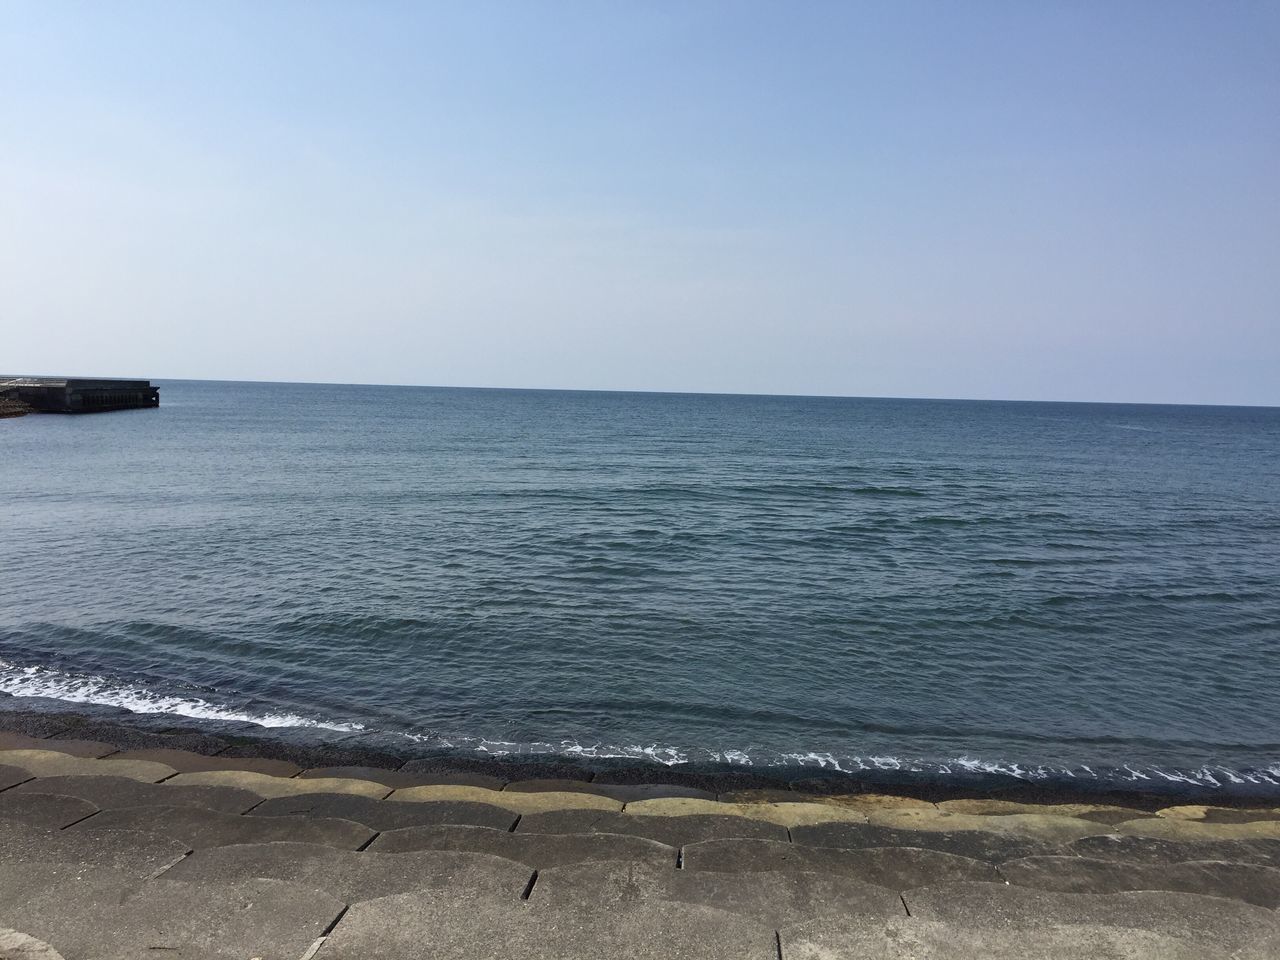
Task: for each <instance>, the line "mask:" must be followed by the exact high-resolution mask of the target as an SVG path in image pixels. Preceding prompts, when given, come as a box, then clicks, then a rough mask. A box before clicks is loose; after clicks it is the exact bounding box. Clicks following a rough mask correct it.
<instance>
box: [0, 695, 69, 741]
mask: <svg viewBox="0 0 1280 960" xmlns="http://www.w3.org/2000/svg"><path fill="white" fill-rule="evenodd" d="M6 700H8V698H0V703H4V702H5V701H6ZM46 702H51V701H46ZM84 719H85V717H84V716H83V715H82V714H71V713H46V712H45V711H43V710H10V709H4V710H0V727H2V728H3V729H5V730H10V731H12V732H14V733H25V734H26V735H27V736H29V737H38V738H41V739H43V738H44V737H51V736H53V735H54V734H55V733H61V732H62V731H63V730H66V729H68V728H70V727H71V726H73V725H74V724H75V723H76V722H77V721H83V720H84Z"/></svg>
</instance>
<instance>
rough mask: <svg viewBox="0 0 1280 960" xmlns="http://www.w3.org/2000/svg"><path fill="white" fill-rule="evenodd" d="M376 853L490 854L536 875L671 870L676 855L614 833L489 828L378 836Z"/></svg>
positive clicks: (662, 845)
mask: <svg viewBox="0 0 1280 960" xmlns="http://www.w3.org/2000/svg"><path fill="white" fill-rule="evenodd" d="M369 849H370V850H371V851H373V852H374V853H399V852H402V851H406V850H457V851H461V852H465V853H488V854H492V855H493V856H497V857H505V858H506V859H508V860H515V861H517V862H519V863H524V864H528V865H529V866H530V867H531V868H533V869H534V870H545V869H547V868H549V867H559V866H564V865H565V864H569V863H582V862H584V861H588V860H630V861H634V862H636V863H650V864H656V865H659V866H662V865H670V866H672V867H674V866H675V863H676V849H675V847H669V846H667V845H666V844H665V843H658V842H656V841H654V840H646V839H644V838H643V837H625V836H619V835H617V834H612V833H588V834H532V833H528V834H525V833H508V832H507V831H505V830H493V829H491V828H489V827H462V826H452V827H406V828H404V829H403V830H389V831H387V832H386V833H381V834H379V835H378V838H377V839H376V840H374V841H373V843H372V844H370V845H369Z"/></svg>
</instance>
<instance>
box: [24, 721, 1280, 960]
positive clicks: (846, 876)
mask: <svg viewBox="0 0 1280 960" xmlns="http://www.w3.org/2000/svg"><path fill="white" fill-rule="evenodd" d="M16 699H17V698H9V699H8V700H7V701H0V704H2V705H3V708H4V709H0V957H3V958H5V960H10V958H14V957H18V958H21V960H142V958H154V957H155V956H157V955H158V952H164V953H165V954H166V955H170V956H176V957H181V958H184V960H245V958H246V957H254V958H258V960H347V958H350V960H355V958H366V957H374V956H376V957H380V958H383V960H420V958H421V957H424V956H431V957H433V958H436V960H498V958H504V960H505V958H508V957H525V956H527V957H543V958H549V960H588V958H590V960H598V958H600V957H609V958H611V960H612V958H620V960H865V958H866V957H877V958H883V960H921V958H933V960H979V958H980V960H1014V958H1017V960H1024V958H1026V957H1028V956H1034V957H1038V958H1041V960H1097V958H1099V957H1115V958H1124V960H1272V958H1274V957H1275V956H1277V955H1280V952H1278V951H1280V917H1278V915H1277V909H1278V908H1280V807H1276V806H1274V805H1271V806H1264V805H1255V806H1251V807H1250V806H1241V805H1234V806H1229V805H1223V804H1214V805H1205V804H1191V803H1187V802H1186V800H1185V798H1184V799H1183V800H1182V801H1181V802H1177V803H1172V802H1170V801H1171V798H1170V797H1168V796H1156V795H1138V794H1132V795H1130V796H1128V797H1127V798H1121V797H1118V796H1114V795H1113V796H1111V797H1109V798H1102V797H1099V796H1096V795H1095V796H1093V797H1092V798H1091V799H1090V800H1087V801H1078V802H1070V801H1069V800H1068V799H1067V796H1066V795H1065V794H1064V793H1063V792H1061V791H1057V792H1055V793H1054V794H1053V795H1051V796H1039V797H1037V795H1036V794H1035V793H1034V792H1030V791H1023V792H1015V791H998V792H997V793H995V794H993V793H991V792H988V795H986V796H971V797H965V796H962V795H960V794H961V793H963V791H957V790H954V789H952V790H946V791H939V790H938V789H937V788H936V787H935V786H931V785H916V786H917V787H918V788H919V789H918V791H917V792H929V791H933V793H934V796H935V799H928V798H925V797H918V796H909V795H907V793H905V792H904V791H901V790H897V791H885V790H877V789H876V785H875V784H872V783H869V782H867V781H865V780H860V779H858V778H851V777H844V778H840V777H826V778H822V779H816V778H808V779H793V780H784V779H780V778H777V777H769V776H767V775H766V774H763V773H759V772H747V773H744V772H742V771H732V770H721V771H717V770H704V771H687V770H668V769H666V768H661V769H655V768H654V767H653V766H649V767H643V766H637V765H635V764H631V765H617V766H612V765H610V766H599V765H595V766H592V767H591V768H588V767H586V766H585V765H582V764H574V763H564V762H561V761H558V760H554V759H547V760H546V761H544V762H533V761H520V762H512V761H509V760H503V759H501V758H492V759H489V760H479V759H474V758H465V757H460V756H449V755H439V754H437V755H431V756H424V755H418V756H412V757H411V756H408V755H407V754H405V753H397V752H394V751H389V750H384V749H381V748H380V746H379V745H377V744H372V743H360V742H358V741H357V740H356V739H355V738H351V739H347V740H337V741H330V742H317V741H316V740H315V737H314V734H313V733H312V734H308V733H307V732H305V731H268V733H269V734H274V735H269V736H251V735H250V734H249V733H248V732H247V731H245V730H244V729H242V728H235V729H233V728H229V727H228V726H227V725H225V724H222V725H218V726H216V728H215V726H214V725H210V724H204V723H194V724H187V723H183V724H181V725H175V724H174V723H173V722H172V720H173V718H165V717H158V716H139V715H130V714H127V713H123V714H122V713H120V712H112V711H84V712H81V711H69V710H66V709H59V708H58V705H57V704H48V703H30V702H27V703H23V702H15V700H16ZM215 729H216V732H215ZM997 794H998V795H997ZM1121 799H1126V800H1127V801H1128V802H1124V803H1122V802H1119V801H1120V800H1121Z"/></svg>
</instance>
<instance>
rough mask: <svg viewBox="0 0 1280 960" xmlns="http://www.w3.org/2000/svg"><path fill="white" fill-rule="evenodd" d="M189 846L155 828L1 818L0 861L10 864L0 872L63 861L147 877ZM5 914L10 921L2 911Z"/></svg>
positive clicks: (0, 917) (174, 860)
mask: <svg viewBox="0 0 1280 960" xmlns="http://www.w3.org/2000/svg"><path fill="white" fill-rule="evenodd" d="M188 850H189V848H188V847H187V845H186V844H185V843H180V842H178V841H177V840H173V839H170V838H169V837H162V836H160V835H158V834H154V833H141V832H138V831H134V830H93V829H90V828H87V827H86V828H85V829H84V830H81V831H77V832H75V833H74V834H73V833H71V831H68V830H45V829H42V828H40V827H33V826H31V825H29V824H25V823H19V822H18V821H16V820H0V863H3V864H5V867H4V869H3V870H0V876H8V875H9V874H10V873H11V872H12V871H13V869H14V868H15V867H16V866H17V865H20V864H47V863H60V864H68V865H74V866H79V867H85V868H104V869H109V870H114V871H117V872H119V873H121V874H124V875H126V876H129V877H132V878H134V879H142V878H145V877H149V876H151V875H152V874H154V873H156V872H157V871H160V870H163V869H164V868H166V867H168V866H169V865H171V864H173V863H175V862H176V861H177V860H178V859H179V858H181V857H183V856H185V855H186V854H187V852H188ZM4 902H5V901H4V900H3V898H0V903H4ZM0 920H4V921H6V922H7V918H6V917H3V916H0Z"/></svg>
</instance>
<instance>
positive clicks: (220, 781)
mask: <svg viewBox="0 0 1280 960" xmlns="http://www.w3.org/2000/svg"><path fill="white" fill-rule="evenodd" d="M102 762H103V763H106V762H107V761H105V760H104V761H102ZM169 782H170V783H172V784H173V785H174V786H175V787H186V786H192V787H194V786H207V787H235V788H237V789H239V790H248V791H250V792H251V793H256V794H258V796H260V797H288V796H295V795H297V794H299V793H354V794H356V795H358V796H362V797H372V798H373V799H375V800H380V799H382V798H383V797H385V796H386V795H387V794H388V793H389V792H390V790H389V789H388V788H387V787H384V786H383V785H382V784H380V783H373V782H372V781H369V780H349V779H344V778H341V777H323V778H321V777H316V778H313V779H310V780H302V779H299V778H296V777H272V776H269V775H268V774H265V773H253V772H251V771H245V770H205V771H201V772H198V773H180V774H178V775H177V776H176V777H174V778H173V779H172V780H171V781H169Z"/></svg>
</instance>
